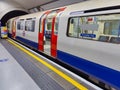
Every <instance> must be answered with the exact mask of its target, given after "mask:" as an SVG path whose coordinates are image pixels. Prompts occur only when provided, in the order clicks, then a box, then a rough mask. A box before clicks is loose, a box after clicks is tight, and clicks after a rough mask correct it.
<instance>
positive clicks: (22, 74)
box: [0, 40, 102, 90]
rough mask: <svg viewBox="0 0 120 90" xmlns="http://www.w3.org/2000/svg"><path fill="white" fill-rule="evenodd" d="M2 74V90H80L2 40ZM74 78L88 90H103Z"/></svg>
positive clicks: (0, 79) (0, 41)
mask: <svg viewBox="0 0 120 90" xmlns="http://www.w3.org/2000/svg"><path fill="white" fill-rule="evenodd" d="M3 46H4V47H3ZM61 70H62V69H61ZM0 73H1V74H0V90H79V89H78V88H76V87H75V86H74V85H73V84H71V83H70V82H68V81H66V80H65V79H64V78H62V77H60V76H59V75H58V74H56V73H55V72H53V71H52V70H51V69H49V68H48V67H46V66H44V65H43V64H41V63H40V62H38V61H36V60H35V59H34V58H32V57H31V56H29V55H28V54H26V53H25V52H23V51H21V50H20V49H19V48H17V47H15V46H13V45H12V44H10V43H9V42H8V41H7V40H0ZM66 75H67V73H66ZM68 75H69V74H68ZM69 76H71V75H69ZM71 77H72V76H71ZM72 78H73V79H75V80H76V81H78V82H79V83H81V84H82V85H83V86H85V87H86V88H87V89H88V90H102V89H100V88H97V89H96V87H93V86H90V85H88V84H86V83H85V82H83V81H80V80H78V79H76V78H75V77H72Z"/></svg>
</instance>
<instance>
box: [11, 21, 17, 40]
mask: <svg viewBox="0 0 120 90" xmlns="http://www.w3.org/2000/svg"><path fill="white" fill-rule="evenodd" d="M15 37H16V21H15V19H14V20H13V21H12V38H14V39H15Z"/></svg>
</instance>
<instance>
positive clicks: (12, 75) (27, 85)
mask: <svg viewBox="0 0 120 90" xmlns="http://www.w3.org/2000/svg"><path fill="white" fill-rule="evenodd" d="M0 90H41V89H40V88H39V87H38V85H37V84H36V83H35V82H34V81H33V79H31V77H30V76H29V75H28V74H27V73H26V72H25V70H24V69H23V68H22V67H21V66H20V65H19V64H18V63H17V61H16V60H15V58H14V57H13V56H11V55H10V54H9V52H8V51H7V50H6V49H5V48H4V47H3V45H2V44H1V43H0Z"/></svg>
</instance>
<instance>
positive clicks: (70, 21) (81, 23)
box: [7, 0, 120, 90]
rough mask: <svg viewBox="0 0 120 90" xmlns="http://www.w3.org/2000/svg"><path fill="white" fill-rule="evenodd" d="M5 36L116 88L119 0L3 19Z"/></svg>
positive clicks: (119, 77)
mask: <svg viewBox="0 0 120 90" xmlns="http://www.w3.org/2000/svg"><path fill="white" fill-rule="evenodd" d="M7 28H8V31H9V37H10V38H13V39H15V40H19V41H21V42H23V43H24V44H26V45H28V46H30V47H32V48H35V49H37V50H38V51H40V52H43V53H45V54H47V55H49V56H51V57H53V58H57V59H58V60H60V61H61V62H64V63H65V64H67V65H69V66H71V67H73V68H75V69H76V70H79V71H82V72H83V73H85V74H86V75H88V76H90V77H94V78H96V79H97V80H99V81H100V82H103V83H102V84H103V85H104V84H107V85H108V86H110V87H112V88H114V89H115V90H120V0H88V1H84V2H80V3H76V4H72V5H69V6H64V7H60V8H55V9H50V10H46V11H42V12H37V13H33V14H27V15H23V16H19V17H15V18H12V19H10V20H9V21H8V22H7Z"/></svg>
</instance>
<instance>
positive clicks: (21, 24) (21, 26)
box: [17, 20, 24, 30]
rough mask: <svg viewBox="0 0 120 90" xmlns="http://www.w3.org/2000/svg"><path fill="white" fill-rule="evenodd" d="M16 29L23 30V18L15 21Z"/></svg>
mask: <svg viewBox="0 0 120 90" xmlns="http://www.w3.org/2000/svg"><path fill="white" fill-rule="evenodd" d="M17 29H18V30H23V29H24V20H19V21H17Z"/></svg>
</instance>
